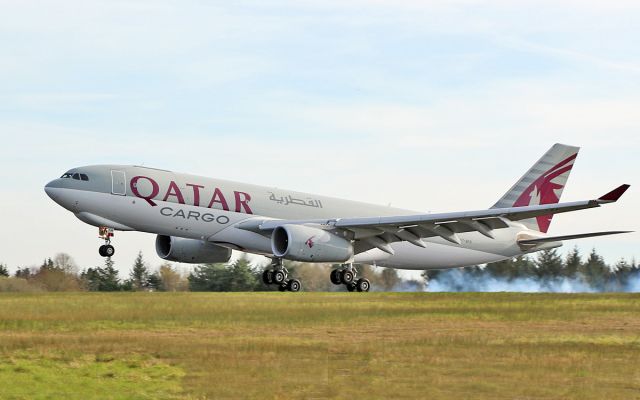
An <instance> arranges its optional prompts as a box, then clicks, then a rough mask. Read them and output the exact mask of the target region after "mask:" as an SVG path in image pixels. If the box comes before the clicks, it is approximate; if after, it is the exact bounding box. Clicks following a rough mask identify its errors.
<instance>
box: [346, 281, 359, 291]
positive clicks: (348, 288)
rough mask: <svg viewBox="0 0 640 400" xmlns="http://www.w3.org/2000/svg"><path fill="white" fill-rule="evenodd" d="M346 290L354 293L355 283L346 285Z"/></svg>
mask: <svg viewBox="0 0 640 400" xmlns="http://www.w3.org/2000/svg"><path fill="white" fill-rule="evenodd" d="M347 290H348V291H350V292H355V291H356V290H357V289H356V284H355V283H350V284H348V285H347Z"/></svg>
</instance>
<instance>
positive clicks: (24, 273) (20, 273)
mask: <svg viewBox="0 0 640 400" xmlns="http://www.w3.org/2000/svg"><path fill="white" fill-rule="evenodd" d="M32 276H33V275H32V274H31V269H30V268H29V267H24V268H18V269H17V270H16V273H15V277H16V278H21V279H30V278H31V277H32Z"/></svg>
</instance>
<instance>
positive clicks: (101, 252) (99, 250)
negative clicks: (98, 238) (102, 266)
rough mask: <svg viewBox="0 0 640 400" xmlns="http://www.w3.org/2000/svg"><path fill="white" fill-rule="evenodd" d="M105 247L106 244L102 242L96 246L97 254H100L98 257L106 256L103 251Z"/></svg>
mask: <svg viewBox="0 0 640 400" xmlns="http://www.w3.org/2000/svg"><path fill="white" fill-rule="evenodd" d="M105 247H107V246H105V245H104V244H103V245H102V246H100V247H99V248H98V254H100V257H106V256H107V255H106V254H105V252H104V248H105Z"/></svg>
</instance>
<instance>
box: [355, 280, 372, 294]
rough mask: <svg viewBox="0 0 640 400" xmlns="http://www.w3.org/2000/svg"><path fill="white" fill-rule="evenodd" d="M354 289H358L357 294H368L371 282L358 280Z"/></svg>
mask: <svg viewBox="0 0 640 400" xmlns="http://www.w3.org/2000/svg"><path fill="white" fill-rule="evenodd" d="M356 288H357V289H358V292H368V291H369V289H371V282H369V280H368V279H365V278H362V279H358V282H356Z"/></svg>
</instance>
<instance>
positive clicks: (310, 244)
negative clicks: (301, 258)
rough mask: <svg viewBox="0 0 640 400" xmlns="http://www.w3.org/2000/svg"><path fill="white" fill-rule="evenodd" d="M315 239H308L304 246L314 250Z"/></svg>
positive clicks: (312, 237)
mask: <svg viewBox="0 0 640 400" xmlns="http://www.w3.org/2000/svg"><path fill="white" fill-rule="evenodd" d="M313 239H315V236H311V237H310V238H309V239H307V241H306V242H304V244H306V245H307V246H309V248H310V249H312V248H313V245H314V243H313Z"/></svg>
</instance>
